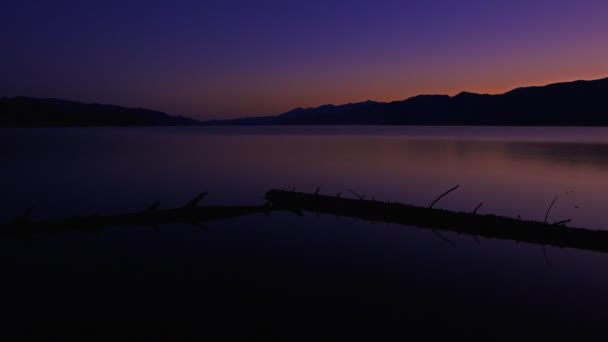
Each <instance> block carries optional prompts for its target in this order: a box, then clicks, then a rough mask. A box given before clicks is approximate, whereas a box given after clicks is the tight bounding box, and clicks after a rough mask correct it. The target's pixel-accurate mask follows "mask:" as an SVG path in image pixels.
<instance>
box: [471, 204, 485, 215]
mask: <svg viewBox="0 0 608 342" xmlns="http://www.w3.org/2000/svg"><path fill="white" fill-rule="evenodd" d="M482 205H483V202H481V203H479V204H478V205H477V206H476V207H475V210H473V214H477V210H479V208H481V206H482Z"/></svg>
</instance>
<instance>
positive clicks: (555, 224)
mask: <svg viewBox="0 0 608 342" xmlns="http://www.w3.org/2000/svg"><path fill="white" fill-rule="evenodd" d="M570 222H572V219H567V220H561V221H557V222H555V223H554V224H553V225H554V226H559V225H561V224H566V223H570Z"/></svg>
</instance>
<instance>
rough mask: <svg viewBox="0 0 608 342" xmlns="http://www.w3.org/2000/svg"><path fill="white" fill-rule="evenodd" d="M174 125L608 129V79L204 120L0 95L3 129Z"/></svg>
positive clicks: (117, 107)
mask: <svg viewBox="0 0 608 342" xmlns="http://www.w3.org/2000/svg"><path fill="white" fill-rule="evenodd" d="M176 125H189V126H190V125H489V126H496V125H504V126H608V78H604V79H599V80H593V81H574V82H564V83H554V84H550V85H546V86H540V87H523V88H517V89H514V90H511V91H509V92H506V93H504V94H498V95H490V94H475V93H469V92H462V93H460V94H458V95H455V96H448V95H419V96H414V97H411V98H408V99H406V100H402V101H393V102H375V101H366V102H359V103H349V104H344V105H338V106H336V105H324V106H320V107H317V108H296V109H293V110H291V111H289V112H286V113H283V114H279V115H275V116H263V117H250V118H241V119H232V120H212V121H205V122H200V121H197V120H194V119H191V118H188V117H184V116H171V115H169V114H167V113H163V112H159V111H154V110H148V109H141V108H124V107H119V106H112V105H101V104H85V103H80V102H74V101H65V100H59V99H37V98H31V97H11V98H9V97H2V98H0V127H35V126H36V127H48V126H176Z"/></svg>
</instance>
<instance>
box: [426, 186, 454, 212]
mask: <svg viewBox="0 0 608 342" xmlns="http://www.w3.org/2000/svg"><path fill="white" fill-rule="evenodd" d="M458 188H460V185H456V186H455V187H453V188H451V189H450V190H448V191H446V192H444V193H443V194H441V196H439V197H437V199H435V200H434V201H433V203H431V205H429V209H430V208H432V207H433V206H434V205H435V203H437V202H438V201H439V200H440V199H442V198H443V197H444V196H445V195H447V194H449V193H450V192H452V191H454V190H456V189H458Z"/></svg>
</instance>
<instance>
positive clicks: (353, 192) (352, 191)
mask: <svg viewBox="0 0 608 342" xmlns="http://www.w3.org/2000/svg"><path fill="white" fill-rule="evenodd" d="M348 191H350V192H351V193H352V194H353V195H355V196H357V197H359V199H360V200H364V199H365V196H366V195H363V196H361V195H359V194H358V193H356V192H355V191H354V190H348Z"/></svg>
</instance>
